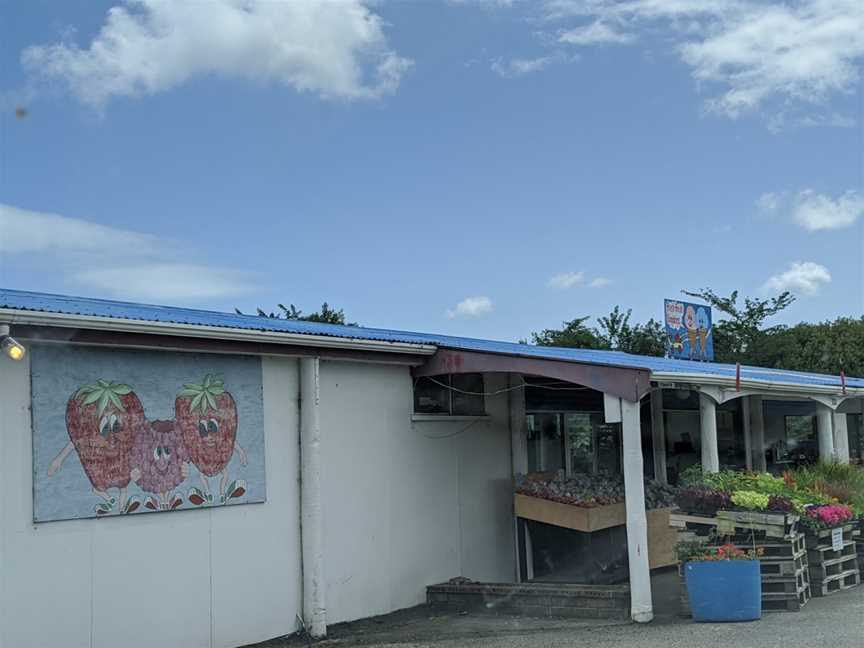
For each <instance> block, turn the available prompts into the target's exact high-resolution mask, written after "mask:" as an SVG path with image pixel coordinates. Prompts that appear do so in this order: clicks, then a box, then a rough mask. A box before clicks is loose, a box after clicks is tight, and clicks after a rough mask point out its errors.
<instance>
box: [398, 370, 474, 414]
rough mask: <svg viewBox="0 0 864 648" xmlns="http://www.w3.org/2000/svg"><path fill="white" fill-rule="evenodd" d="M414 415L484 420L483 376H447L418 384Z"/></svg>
mask: <svg viewBox="0 0 864 648" xmlns="http://www.w3.org/2000/svg"><path fill="white" fill-rule="evenodd" d="M414 412H415V413H416V414H442V415H446V416H484V415H485V414H486V403H485V401H484V399H483V374H479V373H467V374H444V375H441V376H429V377H425V376H424V377H422V378H418V379H417V381H416V382H415V383H414Z"/></svg>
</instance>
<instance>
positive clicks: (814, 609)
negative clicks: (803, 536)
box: [261, 587, 864, 648]
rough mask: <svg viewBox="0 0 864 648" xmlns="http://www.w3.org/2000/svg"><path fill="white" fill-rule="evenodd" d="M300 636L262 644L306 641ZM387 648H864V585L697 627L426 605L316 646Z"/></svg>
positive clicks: (339, 632) (675, 621)
mask: <svg viewBox="0 0 864 648" xmlns="http://www.w3.org/2000/svg"><path fill="white" fill-rule="evenodd" d="M304 645H306V642H305V641H300V640H298V639H296V638H294V639H290V640H281V641H273V642H267V644H262V645H261V648H264V646H266V647H267V648H288V647H291V648H294V647H295V646H304ZM315 645H316V646H317V647H318V648H324V647H325V646H328V647H329V646H333V647H336V646H339V647H341V646H345V647H348V646H366V647H368V648H378V647H380V648H383V647H384V646H399V647H403V648H465V647H466V646H467V647H470V648H558V647H562V648H563V647H568V648H571V647H572V648H580V647H582V646H585V647H589V646H590V647H592V648H617V647H621V648H625V647H626V648H630V647H632V648H637V647H638V648H723V647H726V646H729V647H734V648H823V647H824V648H864V587H858V588H856V589H854V590H850V591H847V592H842V593H839V594H835V595H833V596H830V597H828V598H822V599H813V600H812V601H811V602H810V603H809V604H808V605H807V607H806V608H805V609H804V610H803V611H801V612H798V613H772V614H766V615H765V616H764V617H763V618H762V620H761V621H757V622H753V623H735V624H695V623H692V622H691V621H689V620H688V619H681V618H678V617H673V616H665V617H661V618H659V619H657V620H656V621H655V622H653V623H651V624H648V625H635V624H629V623H604V622H575V621H566V620H553V621H550V620H548V619H519V618H513V617H496V616H483V615H464V616H460V615H444V614H436V613H435V612H433V611H432V610H430V609H428V608H426V607H420V608H414V609H412V610H406V611H403V612H397V613H395V614H392V615H388V616H385V617H378V618H376V619H368V620H364V621H358V622H355V623H349V624H342V625H340V626H336V627H334V628H333V629H332V631H331V633H330V637H329V638H328V639H327V640H326V641H323V642H320V643H317V644H315Z"/></svg>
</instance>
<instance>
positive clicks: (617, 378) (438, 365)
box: [413, 349, 651, 402]
mask: <svg viewBox="0 0 864 648" xmlns="http://www.w3.org/2000/svg"><path fill="white" fill-rule="evenodd" d="M486 372H496V373H497V372H500V373H519V374H526V375H531V376H544V377H546V378H556V379H558V380H564V381H566V382H571V383H575V384H577V385H583V386H585V387H590V388H591V389H596V390H597V391H600V392H603V393H604V394H612V395H614V396H617V397H619V398H624V399H626V400H629V401H634V402H635V401H638V400H639V399H641V398H642V396H644V395H645V394H647V393H648V392H649V391H650V390H651V372H650V371H648V370H647V369H633V368H628V367H615V366H610V365H599V364H587V363H581V362H571V361H562V360H546V359H544V358H532V357H526V356H518V355H505V354H497V353H481V352H475V351H459V350H454V349H438V351H437V352H436V353H435V354H434V355H433V356H431V357H429V358H428V359H427V360H426V362H425V363H424V364H422V365H420V366H419V367H415V368H414V369H413V373H414V375H415V376H418V377H419V376H436V375H441V374H458V373H486Z"/></svg>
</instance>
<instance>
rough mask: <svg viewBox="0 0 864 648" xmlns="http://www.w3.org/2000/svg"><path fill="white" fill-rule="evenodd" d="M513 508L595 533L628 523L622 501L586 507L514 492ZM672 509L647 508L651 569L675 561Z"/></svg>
mask: <svg viewBox="0 0 864 648" xmlns="http://www.w3.org/2000/svg"><path fill="white" fill-rule="evenodd" d="M514 508H515V511H516V517H517V518H521V519H523V520H532V521H534V522H542V523H543V524H551V525H554V526H558V527H562V528H565V529H572V530H574V531H581V532H583V533H594V532H595V531H602V530H603V529H609V528H612V527H617V526H625V525H626V523H627V512H626V508H625V505H624V504H623V503H621V504H608V505H605V506H595V507H592V508H585V507H582V506H573V505H572V504H562V503H561V502H553V501H550V500H546V499H542V498H539V497H531V496H530V495H522V494H521V493H517V494H516V495H515V502H514ZM671 511H672V509H671V508H660V509H653V510H650V511H646V515H647V518H648V564H649V566H650V568H651V569H656V568H658V567H670V566H673V565H676V564H677V562H678V561H677V556H676V555H675V543H676V542H677V540H678V537H677V530H676V529H674V528H673V527H670V525H669V514H670V512H671Z"/></svg>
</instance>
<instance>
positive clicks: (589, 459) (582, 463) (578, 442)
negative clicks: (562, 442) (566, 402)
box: [564, 412, 596, 474]
mask: <svg viewBox="0 0 864 648" xmlns="http://www.w3.org/2000/svg"><path fill="white" fill-rule="evenodd" d="M591 417H592V415H591V414H589V413H587V412H569V413H567V414H564V433H565V434H566V435H567V452H568V453H569V456H570V462H569V464H568V466H567V468H568V471H569V472H570V473H571V474H573V473H592V472H594V470H595V469H596V466H595V456H594V424H593V422H592V420H591Z"/></svg>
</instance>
